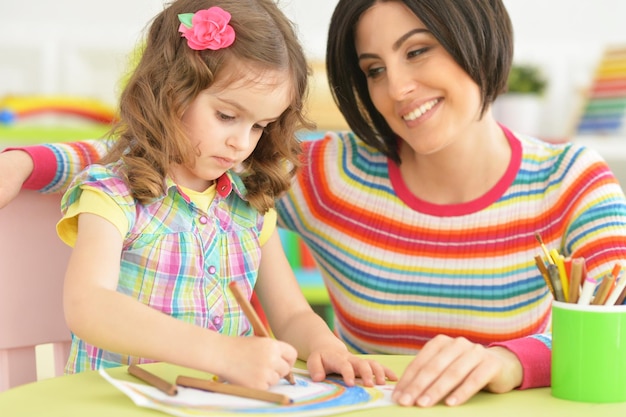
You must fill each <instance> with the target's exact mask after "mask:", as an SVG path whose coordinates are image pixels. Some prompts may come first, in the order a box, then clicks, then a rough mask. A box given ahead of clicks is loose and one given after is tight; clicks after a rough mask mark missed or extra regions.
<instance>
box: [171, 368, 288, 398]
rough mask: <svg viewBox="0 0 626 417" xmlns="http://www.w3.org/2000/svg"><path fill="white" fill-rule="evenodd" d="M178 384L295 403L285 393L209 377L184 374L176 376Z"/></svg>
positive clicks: (204, 389)
mask: <svg viewBox="0 0 626 417" xmlns="http://www.w3.org/2000/svg"><path fill="white" fill-rule="evenodd" d="M176 384H177V385H180V386H181V387H188V388H196V389H200V390H203V391H210V392H217V393H220V394H228V395H235V396H237V397H244V398H252V399H254V400H260V401H267V402H271V403H276V404H282V405H289V404H291V403H293V401H292V400H291V398H289V397H287V396H286V395H284V394H278V393H276V392H270V391H263V390H260V389H254V388H248V387H242V386H241V385H234V384H227V383H222V382H215V381H211V380H208V379H198V378H193V377H190V376H184V375H181V376H179V377H178V378H176Z"/></svg>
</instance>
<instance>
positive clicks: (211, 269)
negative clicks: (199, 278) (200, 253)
mask: <svg viewBox="0 0 626 417" xmlns="http://www.w3.org/2000/svg"><path fill="white" fill-rule="evenodd" d="M215 271H217V269H216V268H215V267H214V266H213V265H211V266H210V267H209V274H211V275H213V274H214V273H215Z"/></svg>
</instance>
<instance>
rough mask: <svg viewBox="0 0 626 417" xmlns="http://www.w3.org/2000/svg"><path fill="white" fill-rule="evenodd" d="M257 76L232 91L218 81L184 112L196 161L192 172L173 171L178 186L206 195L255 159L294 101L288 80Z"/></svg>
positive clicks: (177, 168)
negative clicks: (262, 142) (268, 131)
mask: <svg viewBox="0 0 626 417" xmlns="http://www.w3.org/2000/svg"><path fill="white" fill-rule="evenodd" d="M254 74H255V78H253V79H249V78H245V77H244V78H239V79H237V80H235V81H234V82H231V83H230V84H228V85H223V84H224V83H220V80H219V79H217V80H216V82H214V83H213V85H211V87H209V88H207V89H206V90H204V91H202V92H201V93H200V94H199V95H198V96H197V97H196V98H195V99H194V100H193V102H192V103H191V105H190V106H189V108H188V109H187V110H186V111H185V113H184V115H183V118H182V122H183V125H184V126H185V129H186V132H187V134H188V135H189V138H190V140H191V141H192V144H193V146H194V148H195V149H196V158H195V165H194V166H193V167H186V166H182V165H177V166H175V167H174V168H173V172H172V174H173V177H174V179H175V181H176V182H177V183H178V184H180V185H182V186H185V187H187V188H191V189H193V190H195V191H204V190H206V189H207V188H208V187H209V186H210V185H211V183H212V181H214V180H215V179H217V178H219V177H220V176H221V175H223V174H224V173H225V172H226V171H227V170H229V169H231V168H233V167H236V166H237V165H238V164H240V163H241V162H243V161H244V160H245V159H246V158H247V157H248V156H250V154H251V153H252V151H253V150H254V148H255V147H256V145H257V143H258V141H259V139H260V138H261V134H262V133H263V131H264V129H265V128H267V126H268V125H269V124H270V123H272V122H274V121H276V120H277V119H278V118H279V117H280V115H281V114H282V113H283V112H284V111H285V110H286V109H287V107H288V106H289V104H290V102H291V97H292V84H291V82H290V78H289V74H288V73H287V72H285V71H271V70H270V71H264V72H262V73H256V72H255V73H254ZM220 84H221V85H220Z"/></svg>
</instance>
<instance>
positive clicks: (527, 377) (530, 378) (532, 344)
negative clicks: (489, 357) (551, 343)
mask: <svg viewBox="0 0 626 417" xmlns="http://www.w3.org/2000/svg"><path fill="white" fill-rule="evenodd" d="M493 346H500V347H503V348H506V349H508V350H510V351H511V352H513V353H514V354H515V356H517V358H518V359H519V361H520V363H521V364H522V369H523V372H524V375H523V377H522V385H520V386H519V387H518V389H528V388H539V387H549V386H550V383H551V382H550V377H551V372H552V369H551V367H552V351H551V350H550V348H549V347H548V346H547V345H546V344H545V343H544V342H542V341H541V340H538V339H535V338H534V337H524V338H521V339H514V340H508V341H506V342H498V343H492V344H490V345H489V347H493Z"/></svg>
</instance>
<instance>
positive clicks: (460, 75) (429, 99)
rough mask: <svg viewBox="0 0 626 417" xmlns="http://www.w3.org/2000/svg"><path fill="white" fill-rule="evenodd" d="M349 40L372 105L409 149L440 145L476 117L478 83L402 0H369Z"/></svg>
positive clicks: (417, 150)
mask: <svg viewBox="0 0 626 417" xmlns="http://www.w3.org/2000/svg"><path fill="white" fill-rule="evenodd" d="M355 39H356V45H355V46H356V52H357V56H358V57H359V66H360V68H361V70H362V71H363V72H364V73H365V76H366V77H367V85H368V89H369V94H370V97H371V99H372V102H373V103H374V106H375V107H376V109H377V110H378V112H380V114H381V115H382V116H383V117H384V118H385V120H386V121H387V123H388V124H389V126H390V127H391V129H392V130H393V131H394V132H395V133H397V134H398V135H399V136H400V137H401V138H403V139H404V140H405V141H406V142H407V144H408V145H409V146H410V147H411V148H412V149H413V151H414V152H415V153H418V154H431V153H434V152H437V151H439V150H441V149H443V148H444V147H446V146H447V145H449V144H450V143H452V142H453V141H454V140H455V138H457V137H459V136H460V135H462V134H464V133H467V129H468V128H469V127H470V125H471V124H472V123H474V122H475V121H476V120H478V118H479V115H480V106H481V101H480V90H479V87H478V85H477V84H476V83H475V82H474V81H473V80H472V79H471V78H470V77H469V75H467V73H466V72H465V71H463V69H462V68H461V67H460V66H459V65H458V64H457V63H456V62H455V61H454V59H453V58H452V57H451V56H450V55H449V54H448V53H447V52H446V50H445V49H444V48H443V47H442V46H441V44H440V43H439V42H438V41H437V40H436V38H435V37H434V36H433V35H432V34H431V33H430V32H429V31H428V29H427V28H426V26H425V25H424V24H423V23H422V21H421V20H420V19H419V18H418V17H417V16H415V14H413V12H412V11H411V10H410V9H409V8H408V7H407V6H405V5H404V4H403V3H401V2H398V1H391V2H381V3H376V4H374V5H373V6H372V7H371V8H370V9H368V10H367V11H366V12H365V13H363V15H362V16H361V18H360V20H359V23H358V24H357V27H356V37H355Z"/></svg>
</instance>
